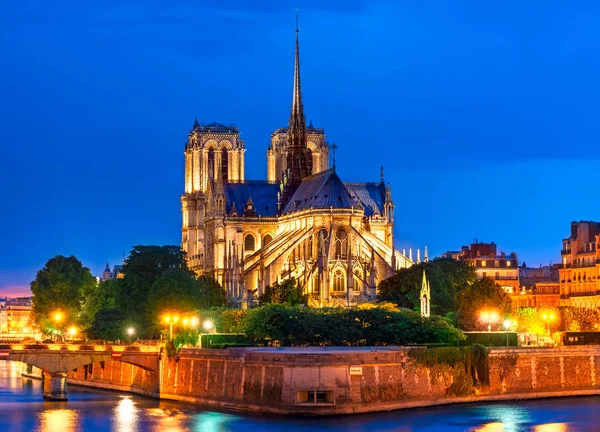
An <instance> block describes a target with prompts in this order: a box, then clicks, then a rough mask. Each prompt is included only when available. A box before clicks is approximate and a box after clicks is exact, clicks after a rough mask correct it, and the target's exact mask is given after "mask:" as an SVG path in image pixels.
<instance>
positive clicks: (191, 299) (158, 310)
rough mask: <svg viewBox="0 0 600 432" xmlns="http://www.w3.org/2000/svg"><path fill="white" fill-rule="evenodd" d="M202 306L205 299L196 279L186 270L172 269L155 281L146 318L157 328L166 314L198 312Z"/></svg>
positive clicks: (147, 305) (149, 296) (151, 288)
mask: <svg viewBox="0 0 600 432" xmlns="http://www.w3.org/2000/svg"><path fill="white" fill-rule="evenodd" d="M202 305H203V297H202V295H201V293H200V290H199V289H198V282H197V280H196V278H195V277H194V276H193V275H191V274H190V272H189V271H187V270H185V269H182V268H179V269H170V270H167V271H165V272H163V273H162V274H161V275H159V276H157V277H156V278H155V279H154V282H153V283H152V286H151V287H150V290H149V293H148V299H147V303H146V313H145V316H146V317H147V318H148V319H149V321H150V322H152V323H153V324H154V325H155V326H157V325H158V324H159V323H160V320H161V319H162V316H163V315H164V314H165V313H177V314H180V315H184V314H186V313H192V312H196V311H197V310H198V309H201V308H202Z"/></svg>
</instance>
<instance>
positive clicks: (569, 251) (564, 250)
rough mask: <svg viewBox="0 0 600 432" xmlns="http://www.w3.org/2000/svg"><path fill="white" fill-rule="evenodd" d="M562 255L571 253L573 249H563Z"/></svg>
mask: <svg viewBox="0 0 600 432" xmlns="http://www.w3.org/2000/svg"><path fill="white" fill-rule="evenodd" d="M560 254H561V255H571V249H563V250H561V251H560Z"/></svg>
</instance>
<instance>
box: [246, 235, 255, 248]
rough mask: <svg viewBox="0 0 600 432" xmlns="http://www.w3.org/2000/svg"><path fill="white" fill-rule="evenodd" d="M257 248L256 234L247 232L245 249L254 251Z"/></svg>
mask: <svg viewBox="0 0 600 432" xmlns="http://www.w3.org/2000/svg"><path fill="white" fill-rule="evenodd" d="M255 248H256V245H255V241H254V236H253V235H252V234H246V237H244V250H246V251H253V250H254V249H255Z"/></svg>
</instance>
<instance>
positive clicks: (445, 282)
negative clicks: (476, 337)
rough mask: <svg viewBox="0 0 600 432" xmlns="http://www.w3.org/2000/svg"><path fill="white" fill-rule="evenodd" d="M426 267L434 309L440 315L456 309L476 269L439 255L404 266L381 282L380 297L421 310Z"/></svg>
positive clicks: (473, 281)
mask: <svg viewBox="0 0 600 432" xmlns="http://www.w3.org/2000/svg"><path fill="white" fill-rule="evenodd" d="M423 270H425V273H426V275H427V279H428V281H429V284H430V286H431V311H432V312H433V313H434V314H439V315H445V314H447V313H449V312H453V311H456V309H457V308H458V306H457V294H458V293H459V292H460V291H461V290H462V289H464V288H466V287H468V286H470V285H472V284H473V283H475V281H476V280H477V275H476V273H475V269H474V268H473V266H471V265H469V264H468V263H467V262H465V261H457V260H453V259H450V258H436V259H434V260H432V261H429V262H422V263H419V264H416V265H413V266H412V267H409V268H407V269H401V270H399V271H398V272H397V273H396V274H395V275H394V276H392V277H390V278H388V279H385V280H384V281H382V282H381V283H380V284H379V287H378V289H379V295H378V298H379V300H382V301H389V302H392V303H395V304H397V305H398V306H400V307H403V308H407V309H411V310H418V309H419V306H420V300H419V295H420V292H421V284H422V281H423Z"/></svg>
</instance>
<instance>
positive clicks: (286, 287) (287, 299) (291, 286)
mask: <svg viewBox="0 0 600 432" xmlns="http://www.w3.org/2000/svg"><path fill="white" fill-rule="evenodd" d="M258 301H259V302H260V304H261V305H265V304H269V303H272V304H286V305H289V306H296V305H301V304H302V305H306V304H308V296H307V295H306V294H304V293H303V291H302V287H301V286H300V285H299V284H298V283H297V282H296V280H295V279H294V278H291V279H287V280H284V281H282V282H280V283H274V284H272V285H269V286H268V287H267V288H266V289H265V292H264V293H263V294H262V295H261V296H260V297H259V298H258Z"/></svg>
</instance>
